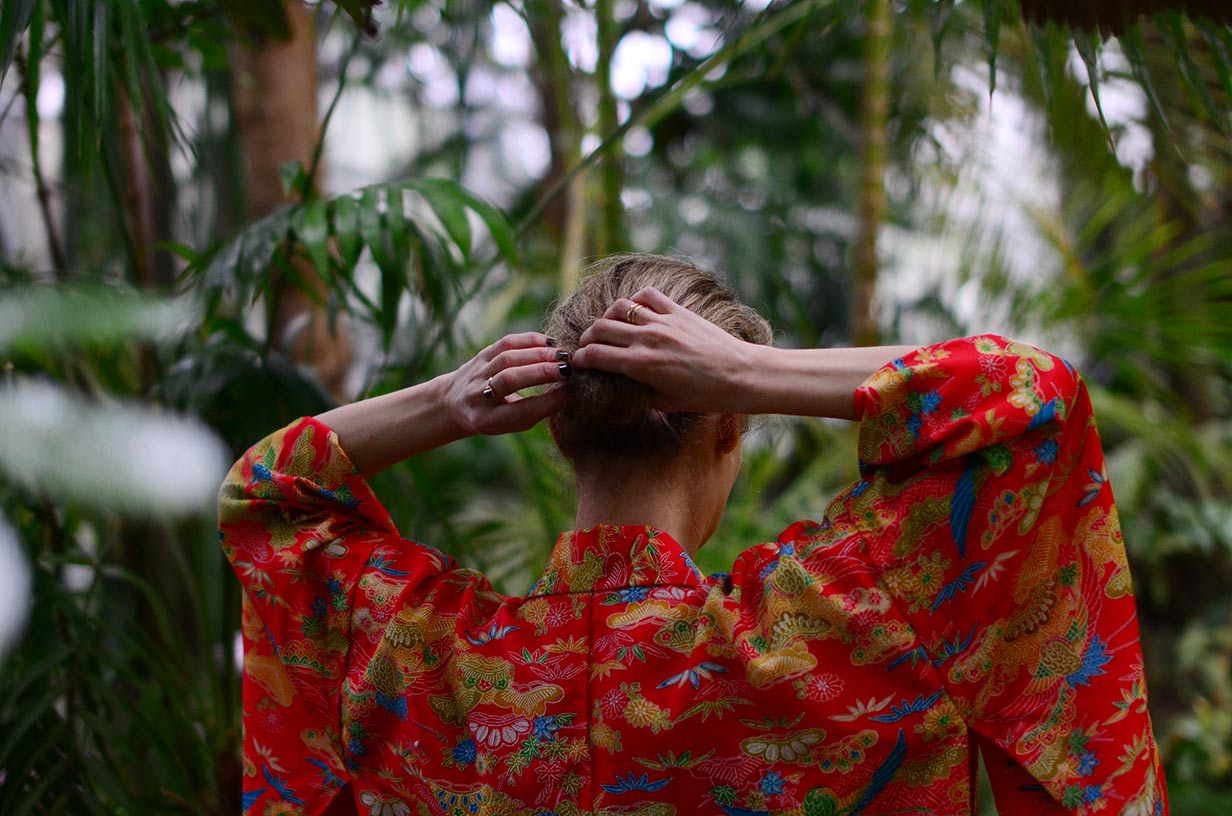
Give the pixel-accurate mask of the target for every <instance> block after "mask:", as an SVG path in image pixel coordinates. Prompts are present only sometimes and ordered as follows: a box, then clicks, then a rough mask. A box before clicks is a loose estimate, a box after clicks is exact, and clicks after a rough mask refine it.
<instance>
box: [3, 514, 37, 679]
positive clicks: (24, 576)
mask: <svg viewBox="0 0 1232 816" xmlns="http://www.w3.org/2000/svg"><path fill="white" fill-rule="evenodd" d="M29 614H30V566H29V564H27V563H26V558H25V555H23V554H22V551H21V545H20V544H19V543H18V541H17V536H16V535H15V534H14V533H13V528H12V527H10V526H9V525H8V522H7V521H5V518H4V516H3V515H0V661H3V660H4V658H5V656H7V655H8V653H9V651H10V650H11V649H12V648H13V646H15V645H16V644H17V641H18V639H19V638H20V637H21V633H22V630H23V629H24V628H25V625H26V617H27V616H28V615H29Z"/></svg>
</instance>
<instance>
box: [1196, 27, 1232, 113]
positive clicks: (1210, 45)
mask: <svg viewBox="0 0 1232 816" xmlns="http://www.w3.org/2000/svg"><path fill="white" fill-rule="evenodd" d="M1194 27H1195V28H1197V29H1198V33H1199V34H1201V35H1202V39H1204V40H1206V45H1207V49H1208V53H1209V54H1210V55H1211V59H1212V60H1214V62H1215V75H1216V76H1217V77H1219V81H1220V82H1221V83H1223V91H1224V93H1225V94H1227V96H1228V99H1230V100H1232V57H1229V55H1228V45H1227V43H1225V42H1224V41H1223V39H1222V38H1221V37H1220V36H1219V35H1218V33H1216V31H1215V30H1214V28H1215V26H1214V24H1213V23H1211V22H1209V21H1207V20H1198V21H1197V22H1195V23H1194Z"/></svg>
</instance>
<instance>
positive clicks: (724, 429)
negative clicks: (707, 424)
mask: <svg viewBox="0 0 1232 816" xmlns="http://www.w3.org/2000/svg"><path fill="white" fill-rule="evenodd" d="M743 427H744V417H742V416H740V415H739V414H719V427H718V431H719V432H718V434H717V436H716V437H715V443H716V449H715V453H718V454H725V453H731V452H732V451H733V450H735V449H736V448H738V447H739V446H740V431H741V428H743Z"/></svg>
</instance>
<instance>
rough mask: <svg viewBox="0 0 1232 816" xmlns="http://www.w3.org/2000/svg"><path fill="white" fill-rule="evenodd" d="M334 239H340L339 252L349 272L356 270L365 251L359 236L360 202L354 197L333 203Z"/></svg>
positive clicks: (343, 197)
mask: <svg viewBox="0 0 1232 816" xmlns="http://www.w3.org/2000/svg"><path fill="white" fill-rule="evenodd" d="M332 209H333V216H334V217H333V218H332V219H331V223H332V224H333V228H334V237H335V238H337V239H338V252H339V253H340V254H341V255H342V263H343V265H344V266H345V267H346V268H347V271H352V270H354V269H355V265H356V264H357V263H359V253H360V252H361V251H362V250H363V248H364V244H363V239H362V238H361V237H360V234H359V201H358V200H356V198H355V196H354V195H344V196H341V197H339V198H337V199H335V200H334V202H333V206H332Z"/></svg>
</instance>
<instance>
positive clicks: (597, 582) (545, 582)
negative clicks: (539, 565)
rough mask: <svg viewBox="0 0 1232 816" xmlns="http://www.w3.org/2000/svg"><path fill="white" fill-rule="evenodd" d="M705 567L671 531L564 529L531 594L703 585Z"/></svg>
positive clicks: (607, 527) (603, 526) (599, 527)
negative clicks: (677, 540) (702, 572)
mask: <svg viewBox="0 0 1232 816" xmlns="http://www.w3.org/2000/svg"><path fill="white" fill-rule="evenodd" d="M702 577H703V576H702V574H701V571H700V570H698V568H697V567H696V566H695V565H694V564H693V559H691V558H689V556H688V553H686V552H685V551H684V548H682V547H681V546H680V544H678V543H677V542H676V540H675V539H674V538H672V537H671V536H670V535H668V534H667V533H665V532H663V531H662V530H656V529H655V528H653V527H646V526H642V525H624V526H618V525H615V524H600V525H597V526H595V527H592V528H590V529H589V530H571V531H569V532H567V533H562V534H561V536H560V538H559V539H557V541H556V547H555V548H554V549H553V550H552V555H551V557H550V558H549V559H548V565H547V568H546V569H544V571H543V577H541V578H540V579H539V581H538V582H537V583H536V584H535V586H533V587H532V588H531V591H530V592H529V593H527V594H528V595H531V596H535V595H560V594H564V593H570V592H611V591H615V590H620V589H625V588H626V587H655V586H698V585H700V584H701V581H702Z"/></svg>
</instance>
